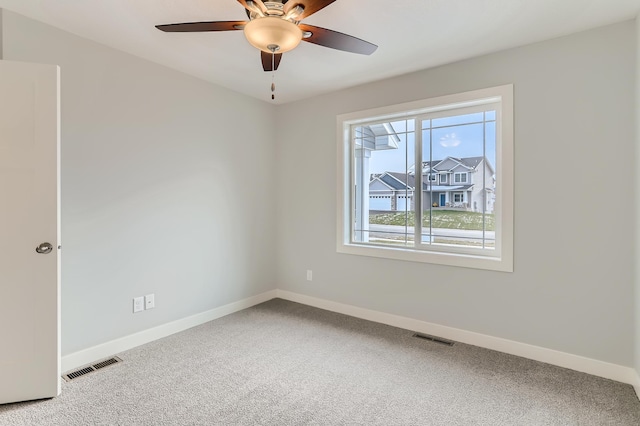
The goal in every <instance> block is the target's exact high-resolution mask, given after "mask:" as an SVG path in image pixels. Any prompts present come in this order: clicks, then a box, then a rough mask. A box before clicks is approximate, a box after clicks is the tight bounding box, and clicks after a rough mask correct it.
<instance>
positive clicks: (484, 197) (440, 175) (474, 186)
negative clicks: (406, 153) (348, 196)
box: [369, 157, 495, 213]
mask: <svg viewBox="0 0 640 426" xmlns="http://www.w3.org/2000/svg"><path fill="white" fill-rule="evenodd" d="M494 175H495V171H494V170H493V167H492V166H491V164H490V163H489V161H488V160H487V159H486V158H484V157H467V158H454V157H447V158H445V159H443V160H434V161H430V162H429V161H425V162H423V163H422V205H423V208H428V206H432V207H436V208H456V209H462V210H470V211H478V212H479V211H482V210H483V209H482V206H483V204H484V205H485V209H484V211H485V212H487V213H492V212H493V205H494V202H495V196H494V195H495V179H494ZM415 180H416V179H415V172H414V171H413V170H409V171H408V172H407V173H401V172H384V173H377V174H372V175H371V176H370V180H369V210H381V211H403V210H405V209H406V208H407V206H408V207H409V209H410V210H411V209H414V207H415V204H414V191H415Z"/></svg>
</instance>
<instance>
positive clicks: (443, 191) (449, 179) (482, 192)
mask: <svg viewBox="0 0 640 426" xmlns="http://www.w3.org/2000/svg"><path fill="white" fill-rule="evenodd" d="M484 116H485V114H484V113H477V114H465V115H458V116H455V115H453V116H450V117H444V118H438V119H434V120H432V122H433V126H434V128H433V129H427V130H423V133H422V136H423V158H422V161H423V162H425V161H430V164H431V172H436V173H439V176H440V179H438V181H437V182H433V181H432V182H431V185H428V186H427V188H425V193H424V195H423V198H424V199H425V200H427V199H428V200H429V203H428V204H423V214H422V242H423V243H424V244H431V245H446V246H465V247H481V248H492V247H495V233H494V224H493V211H492V209H489V208H487V206H488V205H491V206H492V205H493V204H492V203H493V199H494V198H491V196H490V194H489V191H490V190H492V188H493V186H494V185H493V182H494V171H493V164H495V122H491V123H486V122H484V121H483V118H484ZM474 121H480V123H475V124H463V123H469V122H474ZM445 124H447V125H445ZM436 126H440V127H437V128H436ZM424 127H425V126H423V128H424ZM425 182H428V180H427V179H426V178H425Z"/></svg>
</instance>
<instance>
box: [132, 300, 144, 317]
mask: <svg viewBox="0 0 640 426" xmlns="http://www.w3.org/2000/svg"><path fill="white" fill-rule="evenodd" d="M140 311H144V297H142V296H140V297H134V298H133V313H134V314H135V313H136V312H140Z"/></svg>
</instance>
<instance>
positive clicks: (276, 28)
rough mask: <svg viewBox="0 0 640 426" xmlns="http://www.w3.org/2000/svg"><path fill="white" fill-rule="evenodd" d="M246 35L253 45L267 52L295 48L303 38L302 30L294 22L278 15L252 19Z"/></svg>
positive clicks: (281, 51) (279, 51)
mask: <svg viewBox="0 0 640 426" xmlns="http://www.w3.org/2000/svg"><path fill="white" fill-rule="evenodd" d="M244 35H245V37H246V38H247V40H248V41H249V43H251V45H252V46H253V47H256V48H258V49H260V50H262V51H263V52H267V53H276V52H277V53H284V52H288V51H290V50H292V49H295V48H296V46H298V44H300V40H302V30H301V29H300V28H299V27H298V26H297V25H296V24H294V23H293V22H291V21H287V20H284V19H282V18H280V17H276V16H265V17H263V18H256V19H253V20H251V21H250V22H248V23H247V25H245V26H244Z"/></svg>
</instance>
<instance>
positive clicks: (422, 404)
mask: <svg viewBox="0 0 640 426" xmlns="http://www.w3.org/2000/svg"><path fill="white" fill-rule="evenodd" d="M412 334H413V333H412V332H410V331H407V330H402V329H398V328H394V327H389V326H385V325H381V324H377V323H372V322H368V321H364V320H360V319H356V318H351V317H348V316H345V315H340V314H335V313H332V312H328V311H323V310H320V309H316V308H311V307H308V306H304V305H300V304H297V303H292V302H287V301H284V300H280V299H274V300H271V301H269V302H266V303H263V304H261V305H258V306H254V307H253V308H249V309H246V310H244V311H241V312H238V313H235V314H232V315H229V316H226V317H224V318H220V319H218V320H215V321H212V322H209V323H207V324H204V325H201V326H198V327H195V328H192V329H189V330H187V331H184V332H182V333H179V334H175V335H173V336H170V337H167V338H164V339H161V340H158V341H155V342H152V343H149V344H147V345H144V346H141V347H138V348H135V349H132V350H130V351H127V352H123V353H121V354H118V356H119V357H120V358H122V359H123V361H124V362H123V363H119V364H116V365H113V366H110V367H107V368H104V369H102V370H98V371H96V372H94V373H90V374H88V375H86V376H82V377H80V378H78V379H76V380H74V381H72V382H69V383H66V382H64V383H63V386H62V395H61V396H60V397H58V398H54V399H51V400H43V401H33V402H26V403H19V404H9V405H3V406H0V424H1V425H12V426H18V425H57V426H61V425H63V426H67V425H562V426H567V425H636V426H637V425H640V402H639V401H638V399H637V397H636V395H635V393H634V391H633V388H632V387H631V386H629V385H625V384H621V383H617V382H613V381H610V380H606V379H601V378H598V377H594V376H590V375H587V374H582V373H578V372H575V371H571V370H566V369H563V368H559V367H554V366H551V365H547V364H543V363H539V362H535V361H530V360H527V359H524V358H519V357H515V356H511V355H506V354H502V353H499V352H494V351H490V350H486V349H482V348H478V347H475V346H469V345H465V344H462V343H456V344H455V345H454V346H452V347H449V346H445V345H441V344H438V343H434V342H429V341H425V340H421V339H417V338H414V337H412Z"/></svg>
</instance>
